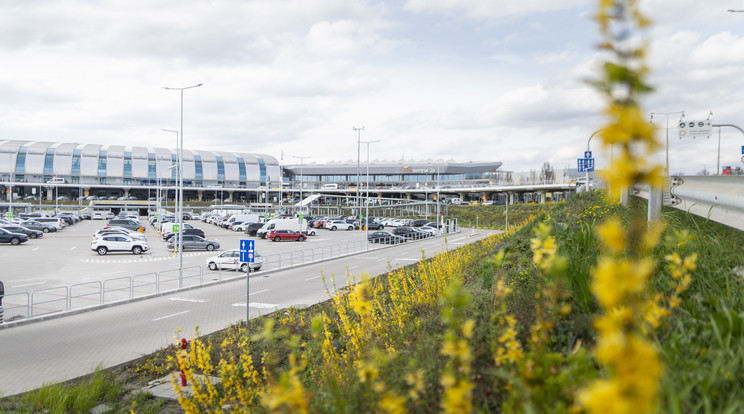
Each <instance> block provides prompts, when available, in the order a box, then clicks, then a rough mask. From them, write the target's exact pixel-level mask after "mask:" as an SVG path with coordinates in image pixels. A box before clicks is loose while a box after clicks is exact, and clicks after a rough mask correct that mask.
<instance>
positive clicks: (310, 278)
mask: <svg viewBox="0 0 744 414" xmlns="http://www.w3.org/2000/svg"><path fill="white" fill-rule="evenodd" d="M321 276H322V275H318V276H313V277H309V278H307V279H305V281H308V280H313V279H319V278H320V277H321Z"/></svg>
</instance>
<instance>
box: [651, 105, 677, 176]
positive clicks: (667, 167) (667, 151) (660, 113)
mask: <svg viewBox="0 0 744 414" xmlns="http://www.w3.org/2000/svg"><path fill="white" fill-rule="evenodd" d="M674 114H681V115H682V118H684V117H685V111H677V112H651V122H654V115H665V116H666V167H665V170H664V172H665V173H666V175H669V115H674Z"/></svg>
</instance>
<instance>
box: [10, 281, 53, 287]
mask: <svg viewBox="0 0 744 414" xmlns="http://www.w3.org/2000/svg"><path fill="white" fill-rule="evenodd" d="M44 283H46V282H34V283H25V284H23V285H15V286H13V287H24V286H34V285H43V284H44Z"/></svg>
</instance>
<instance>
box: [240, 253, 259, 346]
mask: <svg viewBox="0 0 744 414" xmlns="http://www.w3.org/2000/svg"><path fill="white" fill-rule="evenodd" d="M255 261H256V241H255V240H246V239H242V240H240V263H244V262H245V263H248V266H247V267H248V268H247V269H246V271H245V334H246V336H247V335H248V321H250V318H251V308H250V306H248V305H249V298H250V294H251V282H250V281H251V263H254V262H255ZM239 267H240V265H238V268H239Z"/></svg>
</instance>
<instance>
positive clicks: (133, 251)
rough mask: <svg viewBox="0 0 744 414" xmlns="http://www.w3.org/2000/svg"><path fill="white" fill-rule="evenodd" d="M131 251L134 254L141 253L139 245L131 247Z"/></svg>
mask: <svg viewBox="0 0 744 414" xmlns="http://www.w3.org/2000/svg"><path fill="white" fill-rule="evenodd" d="M132 253H134V254H142V248H141V247H139V246H134V247H132Z"/></svg>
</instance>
